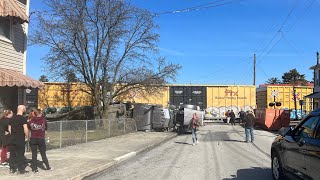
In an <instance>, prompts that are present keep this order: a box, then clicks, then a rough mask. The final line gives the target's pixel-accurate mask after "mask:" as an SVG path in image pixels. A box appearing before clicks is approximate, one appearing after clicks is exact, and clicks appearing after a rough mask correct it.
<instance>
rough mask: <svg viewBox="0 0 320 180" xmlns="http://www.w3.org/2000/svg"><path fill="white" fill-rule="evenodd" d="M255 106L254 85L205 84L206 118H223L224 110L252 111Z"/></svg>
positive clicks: (236, 111)
mask: <svg viewBox="0 0 320 180" xmlns="http://www.w3.org/2000/svg"><path fill="white" fill-rule="evenodd" d="M255 108H256V87H255V86H253V85H252V86H251V85H214V86H207V107H206V109H205V111H206V114H205V119H206V120H224V119H226V116H225V112H227V111H228V110H233V111H234V113H235V115H236V118H238V117H239V116H238V113H239V112H240V111H241V109H243V110H244V111H247V110H251V111H253V110H254V109H255Z"/></svg>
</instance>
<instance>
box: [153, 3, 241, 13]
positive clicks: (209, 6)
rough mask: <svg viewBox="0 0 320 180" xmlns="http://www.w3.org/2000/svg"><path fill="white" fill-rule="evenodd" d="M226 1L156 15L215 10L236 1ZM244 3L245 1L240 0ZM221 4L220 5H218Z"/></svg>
mask: <svg viewBox="0 0 320 180" xmlns="http://www.w3.org/2000/svg"><path fill="white" fill-rule="evenodd" d="M224 1H225V0H217V1H214V2H211V3H206V4H203V5H198V6H193V7H189V8H185V9H179V10H173V11H166V12H160V13H155V15H156V16H160V15H164V14H176V13H184V12H191V11H198V10H203V9H210V8H214V7H219V6H224V5H227V4H232V3H235V1H227V2H224ZM238 1H239V2H240V1H243V0H238ZM219 2H221V3H220V4H217V3H219Z"/></svg>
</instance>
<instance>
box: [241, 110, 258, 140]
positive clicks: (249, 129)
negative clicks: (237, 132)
mask: <svg viewBox="0 0 320 180" xmlns="http://www.w3.org/2000/svg"><path fill="white" fill-rule="evenodd" d="M255 120H256V118H255V116H254V115H253V113H252V111H247V114H246V115H245V117H244V128H245V133H246V142H247V143H248V142H249V133H250V135H251V142H252V143H253V142H254V124H255Z"/></svg>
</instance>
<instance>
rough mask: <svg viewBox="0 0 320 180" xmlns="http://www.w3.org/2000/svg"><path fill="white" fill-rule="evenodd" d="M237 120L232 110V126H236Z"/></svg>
mask: <svg viewBox="0 0 320 180" xmlns="http://www.w3.org/2000/svg"><path fill="white" fill-rule="evenodd" d="M235 120H236V115H235V114H234V112H233V110H231V112H230V122H231V125H236V123H235Z"/></svg>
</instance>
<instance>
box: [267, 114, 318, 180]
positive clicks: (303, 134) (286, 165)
mask: <svg viewBox="0 0 320 180" xmlns="http://www.w3.org/2000/svg"><path fill="white" fill-rule="evenodd" d="M279 133H280V136H278V137H277V138H276V139H275V140H274V142H273V143H272V146H271V167H272V175H273V178H274V179H276V180H280V179H284V178H285V177H288V178H290V179H320V166H319V165H320V109H317V110H314V111H313V112H311V113H310V114H309V115H308V116H307V117H305V118H304V119H303V120H302V121H301V122H300V123H299V124H298V125H297V126H295V127H285V128H281V129H280V130H279Z"/></svg>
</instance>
